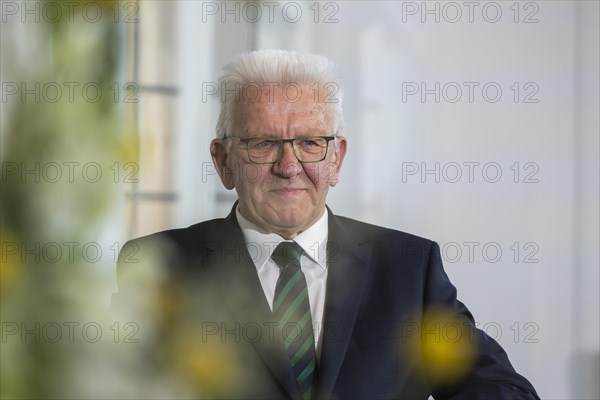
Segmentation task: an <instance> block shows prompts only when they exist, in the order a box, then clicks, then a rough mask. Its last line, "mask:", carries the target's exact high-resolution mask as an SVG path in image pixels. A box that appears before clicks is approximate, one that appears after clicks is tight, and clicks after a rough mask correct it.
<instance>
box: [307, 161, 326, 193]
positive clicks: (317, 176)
mask: <svg viewBox="0 0 600 400" xmlns="http://www.w3.org/2000/svg"><path fill="white" fill-rule="evenodd" d="M304 173H305V174H306V176H307V177H308V179H310V181H311V182H312V183H313V185H314V187H315V188H317V190H322V189H323V188H324V187H327V186H328V185H329V183H328V182H329V177H330V176H331V167H330V163H327V162H320V163H316V164H307V167H305V168H304Z"/></svg>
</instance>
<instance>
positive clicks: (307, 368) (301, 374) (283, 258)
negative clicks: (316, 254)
mask: <svg viewBox="0 0 600 400" xmlns="http://www.w3.org/2000/svg"><path fill="white" fill-rule="evenodd" d="M301 255H302V248H301V247H300V246H299V245H298V244H296V243H295V242H282V243H280V244H279V246H277V248H276V249H275V251H274V252H273V254H272V255H271V258H272V259H273V261H275V263H277V265H278V266H279V268H280V273H279V279H278V280H277V286H276V287H275V297H274V298H273V314H274V316H275V319H276V320H277V321H278V322H279V324H278V327H279V329H280V330H281V334H282V337H283V339H284V344H285V348H286V350H287V352H288V355H289V357H290V362H291V364H292V369H293V371H294V375H295V376H296V379H297V380H298V384H299V385H300V389H301V391H302V396H303V398H304V399H310V398H311V396H312V394H313V383H314V378H315V373H316V367H317V357H316V352H315V338H314V335H313V326H312V318H311V315H310V304H309V302H308V287H307V286H306V279H305V278H304V274H303V273H302V270H301V269H300V256H301Z"/></svg>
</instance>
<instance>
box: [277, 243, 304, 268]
mask: <svg viewBox="0 0 600 400" xmlns="http://www.w3.org/2000/svg"><path fill="white" fill-rule="evenodd" d="M301 255H302V248H301V247H300V246H299V245H298V244H297V243H296V242H281V243H279V245H278V246H277V247H276V248H275V251H273V254H271V258H272V259H273V261H275V263H276V264H277V265H278V266H279V268H285V267H286V266H287V265H293V266H296V267H298V268H299V267H300V256H301Z"/></svg>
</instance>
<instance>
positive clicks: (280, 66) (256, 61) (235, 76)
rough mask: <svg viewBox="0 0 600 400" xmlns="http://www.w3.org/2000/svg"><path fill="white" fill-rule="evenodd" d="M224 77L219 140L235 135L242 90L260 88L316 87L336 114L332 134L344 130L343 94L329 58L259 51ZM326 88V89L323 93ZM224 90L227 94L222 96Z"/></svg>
mask: <svg viewBox="0 0 600 400" xmlns="http://www.w3.org/2000/svg"><path fill="white" fill-rule="evenodd" d="M223 69H224V71H225V73H224V74H223V75H222V76H221V77H220V78H219V90H220V91H221V111H220V113H219V120H218V121H217V129H216V130H217V137H220V138H223V137H225V136H226V135H235V129H236V128H239V127H236V126H235V125H236V116H237V112H238V108H237V107H236V103H238V102H239V100H240V99H241V98H242V97H241V96H242V94H243V90H244V89H245V88H247V87H249V86H256V85H261V84H265V83H268V84H273V83H278V84H284V85H285V84H298V85H302V84H305V85H309V86H311V85H313V84H315V83H317V84H318V85H319V87H320V90H322V91H323V94H324V95H327V98H326V100H325V101H326V103H327V105H329V106H330V107H328V108H329V109H330V110H332V111H333V112H332V113H331V115H330V118H331V120H332V121H333V132H332V133H338V132H339V133H341V132H342V129H343V126H344V119H343V115H342V99H343V93H342V88H341V85H340V84H339V78H338V73H337V70H336V68H335V66H334V65H333V63H332V62H331V61H330V60H329V59H328V58H326V57H323V56H319V55H316V54H310V53H299V52H295V51H286V50H257V51H252V52H250V53H245V54H242V55H241V56H240V57H239V58H237V59H235V60H233V61H231V62H229V63H227V64H226V65H225V66H224V67H223ZM323 87H324V89H323ZM224 90H225V93H224V92H223V91H224Z"/></svg>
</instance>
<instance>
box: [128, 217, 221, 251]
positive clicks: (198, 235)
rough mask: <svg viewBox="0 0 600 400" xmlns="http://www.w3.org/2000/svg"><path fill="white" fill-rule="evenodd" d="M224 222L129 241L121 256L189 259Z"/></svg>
mask: <svg viewBox="0 0 600 400" xmlns="http://www.w3.org/2000/svg"><path fill="white" fill-rule="evenodd" d="M224 220H225V219H224V218H218V219H213V220H209V221H204V222H200V223H197V224H194V225H190V226H188V227H186V228H177V229H169V230H165V231H160V232H155V233H152V234H150V235H146V236H142V237H138V238H135V239H131V240H129V241H127V243H125V244H124V245H123V247H122V248H121V256H125V255H126V253H130V254H133V253H136V254H137V253H158V254H159V255H160V256H161V258H173V257H174V258H178V259H182V258H183V259H185V258H189V257H191V256H192V255H194V254H197V253H198V250H199V249H200V248H201V247H202V246H203V245H206V244H207V243H208V242H209V241H210V239H211V238H213V237H214V236H215V233H216V232H217V231H218V230H219V229H220V227H221V226H222V225H223V222H224Z"/></svg>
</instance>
